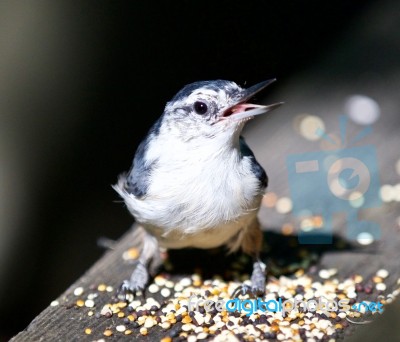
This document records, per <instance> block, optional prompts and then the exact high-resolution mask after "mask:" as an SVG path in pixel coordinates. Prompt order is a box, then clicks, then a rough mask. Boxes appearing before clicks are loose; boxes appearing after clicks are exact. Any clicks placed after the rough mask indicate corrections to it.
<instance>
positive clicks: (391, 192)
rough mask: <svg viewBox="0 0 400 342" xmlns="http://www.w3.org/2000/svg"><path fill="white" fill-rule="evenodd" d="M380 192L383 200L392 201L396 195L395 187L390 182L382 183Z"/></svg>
mask: <svg viewBox="0 0 400 342" xmlns="http://www.w3.org/2000/svg"><path fill="white" fill-rule="evenodd" d="M379 194H380V196H381V199H382V201H383V202H391V201H393V200H394V199H395V196H396V193H395V189H394V188H393V187H392V186H391V185H389V184H385V185H382V186H381V189H380V191H379Z"/></svg>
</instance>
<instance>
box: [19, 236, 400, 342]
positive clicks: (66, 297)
mask: <svg viewBox="0 0 400 342" xmlns="http://www.w3.org/2000/svg"><path fill="white" fill-rule="evenodd" d="M394 237H396V236H394ZM266 238H267V239H269V241H270V242H271V243H272V245H271V251H270V252H269V255H270V257H271V260H272V261H273V264H275V269H279V270H280V271H279V270H278V271H275V272H283V273H286V274H288V273H289V275H290V271H288V269H287V268H285V267H286V266H288V265H290V264H292V262H293V261H294V260H295V259H296V255H297V252H296V250H297V249H298V248H303V246H301V245H300V246H293V243H290V240H291V239H292V238H290V237H287V236H283V235H280V234H279V233H273V232H269V233H267V234H266ZM394 240H395V239H394V238H393V235H392V238H389V239H388V240H386V241H381V242H380V245H381V246H380V247H379V248H378V249H375V246H373V247H372V248H371V246H370V247H368V248H367V249H364V250H363V249H358V248H357V247H356V248H353V247H352V245H351V244H347V245H346V243H343V240H341V239H340V238H339V237H335V242H338V243H336V244H335V245H332V246H331V245H327V246H308V247H309V248H310V250H311V251H312V254H315V255H317V256H318V258H317V260H316V264H315V265H316V267H315V266H312V265H311V264H309V266H311V267H307V271H308V272H311V273H312V274H316V273H317V270H318V269H320V268H322V267H336V268H338V269H339V273H338V275H337V277H338V279H344V278H346V277H347V276H349V275H351V274H353V273H357V274H361V275H363V276H365V277H366V278H367V277H369V276H371V275H373V274H374V273H375V272H376V270H378V269H379V268H382V267H385V268H386V269H388V270H389V272H390V276H389V277H388V281H387V282H386V283H387V285H388V290H387V292H388V293H389V292H391V291H392V290H393V289H394V288H396V287H397V286H398V285H397V284H396V282H397V279H398V278H399V275H400V273H399V270H398V260H397V259H396V258H394V257H393V256H394V255H397V247H396V246H398V244H397V245H396V243H395V241H394ZM398 242H399V241H397V243H398ZM135 244H137V241H132V234H130V233H128V234H126V235H125V236H124V237H123V238H122V239H121V240H120V241H119V242H118V243H117V244H116V245H115V248H114V250H110V251H108V252H106V254H105V255H104V257H103V258H102V259H101V260H99V261H98V262H97V263H96V264H95V265H94V266H93V267H92V268H91V269H90V270H89V271H88V272H87V273H86V274H84V275H83V276H82V277H81V278H80V279H79V280H77V281H76V283H74V284H73V285H71V286H70V287H69V288H68V289H67V290H66V291H65V293H63V294H62V295H61V296H60V297H59V298H58V299H57V300H58V302H59V303H60V305H58V306H54V307H53V306H49V307H48V308H47V309H45V310H44V311H43V312H42V313H41V314H40V315H39V316H38V317H36V318H35V319H34V320H33V321H32V323H31V324H30V325H29V326H28V327H27V328H26V329H25V330H24V331H22V332H20V333H19V334H18V335H17V336H16V337H14V338H13V339H12V341H14V342H16V341H95V340H98V339H101V338H105V339H110V340H118V341H119V340H121V341H123V340H132V339H141V340H143V341H155V340H160V339H161V338H162V337H163V336H167V335H168V334H169V333H170V331H168V330H167V331H163V330H162V329H159V328H155V329H152V330H151V332H150V334H149V335H148V336H142V335H140V333H139V329H138V328H135V329H132V331H133V333H132V334H131V335H129V336H124V334H123V333H117V332H116V331H115V327H116V326H117V325H118V324H122V319H121V318H118V317H116V315H114V316H113V317H111V318H105V317H104V316H101V317H100V318H98V317H96V316H95V315H93V316H91V317H89V316H88V312H89V311H91V310H92V311H94V312H99V311H100V310H101V308H102V306H103V304H106V303H110V302H111V301H112V297H113V296H114V294H115V292H114V291H113V292H109V293H108V292H103V293H102V294H101V296H100V297H99V298H97V299H96V306H95V307H94V308H93V309H90V308H86V307H81V308H78V307H77V306H76V305H75V303H76V301H77V299H78V298H80V297H77V296H75V295H74V294H73V291H74V289H76V288H77V287H80V286H82V287H83V288H84V289H85V292H84V293H83V295H82V296H81V298H86V296H87V294H88V293H90V288H97V286H98V285H99V284H106V285H111V286H112V287H113V288H114V289H117V288H118V285H119V284H120V283H121V281H122V280H123V279H126V278H127V277H128V276H129V275H130V272H131V270H132V266H131V265H129V264H127V263H126V262H123V260H122V254H123V252H124V251H126V250H127V249H128V248H130V247H131V246H133V245H135ZM338 245H340V246H341V247H340V248H338V247H337V246H338ZM383 247H384V248H383ZM179 253H181V254H179ZM182 253H183V254H182ZM187 253H189V254H187ZM190 253H195V254H190ZM196 253H197V252H196V251H186V252H185V251H182V252H178V255H177V256H172V257H171V258H172V260H173V262H174V263H175V264H177V265H178V267H175V272H177V273H175V272H174V273H173V276H174V277H180V276H181V275H180V274H179V273H182V274H190V270H191V269H194V268H197V267H202V268H204V269H205V270H207V272H206V273H208V275H211V274H212V273H214V272H217V271H218V268H220V270H221V271H222V270H223V267H224V266H223V265H224V264H225V262H224V260H223V258H222V256H223V255H222V254H221V255H217V258H219V259H216V256H215V255H213V256H211V257H210V259H206V257H204V255H203V254H196ZM199 253H203V252H199ZM174 258H175V261H174ZM285 259H286V260H285ZM298 261H299V262H300V263H301V262H302V261H303V262H304V261H306V258H304V259H303V260H302V259H301V258H300V260H298ZM210 264H213V267H212V266H211V267H210ZM278 264H279V265H278ZM306 264H307V262H306ZM303 265H304V263H303ZM221 268H222V269H221ZM186 272H189V273H186ZM276 275H277V274H276ZM366 298H368V296H366ZM368 299H369V300H372V299H371V298H368ZM392 305H393V304H392ZM393 306H394V305H393ZM397 306H399V305H398V304H397ZM388 309H389V310H388V312H387V314H383V315H382V317H378V316H379V315H374V317H375V318H377V322H375V323H376V324H373V325H369V324H367V325H351V324H350V326H349V327H348V328H347V329H346V333H345V334H343V335H341V337H340V340H341V339H343V338H345V337H349V336H350V335H352V334H353V333H354V332H355V335H354V336H357V334H359V336H363V340H362V341H369V340H371V341H372V340H373V339H372V336H375V334H376V332H377V331H381V330H383V331H385V332H386V333H387V334H388V336H391V338H390V340H391V341H395V340H396V338H400V335H399V330H398V329H397V326H396V325H394V324H393V321H397V322H398V320H399V318H398V315H394V314H393V311H395V310H393V309H391V308H390V307H389V306H388ZM385 319H386V320H385ZM86 328H90V329H91V330H92V334H91V335H87V334H85V329H86ZM107 328H112V330H113V336H112V337H104V336H103V332H104V331H105V329H107ZM365 335H367V336H365ZM345 339H346V340H347V338H345ZM354 341H361V340H359V339H355V340H354Z"/></svg>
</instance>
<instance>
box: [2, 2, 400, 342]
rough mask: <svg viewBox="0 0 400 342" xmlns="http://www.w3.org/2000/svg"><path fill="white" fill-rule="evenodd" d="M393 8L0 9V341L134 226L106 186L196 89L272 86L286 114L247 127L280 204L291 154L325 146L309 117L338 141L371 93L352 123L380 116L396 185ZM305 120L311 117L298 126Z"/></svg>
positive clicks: (398, 71) (376, 138)
mask: <svg viewBox="0 0 400 342" xmlns="http://www.w3.org/2000/svg"><path fill="white" fill-rule="evenodd" d="M399 10H400V5H399V3H398V2H396V1H379V2H378V1H351V2H350V1H342V0H340V1H335V2H321V1H314V0H310V1H291V2H281V1H276V0H273V1H252V2H244V1H236V2H235V1H219V2H215V1H214V2H212V1H188V0H186V1H180V2H174V3H163V2H160V3H154V2H149V1H147V2H145V1H135V2H132V1H131V2H128V1H96V2H71V1H40V2H34V1H1V2H0V303H1V306H0V322H1V324H0V340H1V339H7V338H10V337H11V336H13V335H14V334H16V333H17V332H18V331H20V330H22V329H24V328H25V327H26V326H27V325H28V323H29V322H30V321H31V320H32V319H33V318H34V317H35V316H36V315H37V314H39V313H40V312H41V311H42V310H43V309H44V308H45V307H46V306H48V305H49V303H50V302H51V301H52V300H53V299H54V298H56V297H57V296H58V295H60V294H61V293H62V292H63V291H64V290H65V289H66V288H67V287H68V286H69V285H70V284H71V283H72V282H74V281H75V280H76V279H77V278H79V277H80V276H81V275H82V274H83V273H84V272H85V270H87V269H88V268H89V267H90V266H91V265H92V264H93V263H94V262H95V261H96V260H97V259H98V258H99V257H100V256H101V255H102V253H103V250H102V249H101V248H99V247H98V246H97V244H96V241H97V239H98V238H99V237H102V236H105V237H108V238H110V239H118V238H119V237H120V236H121V235H122V234H124V233H125V232H126V231H127V230H128V229H129V227H130V225H131V224H132V222H133V219H132V218H131V217H130V216H129V214H128V212H127V210H126V208H124V207H123V205H122V203H120V202H119V199H118V197H117V195H116V193H115V192H114V191H113V190H112V188H111V184H113V183H115V182H116V179H117V176H118V174H119V173H121V172H123V171H126V170H128V169H129V167H130V164H131V161H132V158H133V154H134V152H135V150H136V147H137V145H138V143H139V142H140V140H141V139H142V138H143V137H144V135H145V134H146V132H147V131H148V129H149V128H150V126H151V124H152V123H153V122H154V120H155V119H156V118H157V117H158V116H159V115H161V113H162V111H163V108H164V105H165V103H166V101H168V100H170V98H171V97H172V96H173V95H174V94H175V93H176V92H177V91H178V90H179V89H180V88H181V87H182V86H184V85H185V84H187V83H191V82H194V81H198V80H207V79H218V78H221V79H228V80H233V81H235V82H237V83H238V84H240V85H242V86H245V85H252V84H254V83H256V82H260V81H263V80H265V79H268V78H273V77H276V78H277V79H278V81H277V82H276V83H275V84H274V85H272V86H270V88H269V89H268V91H266V92H265V93H266V98H265V99H263V101H262V102H263V103H267V102H273V101H285V102H286V104H287V105H285V106H284V107H282V108H281V109H279V111H278V110H277V111H276V114H275V112H273V113H274V114H271V119H269V121H268V120H267V121H265V125H260V124H259V123H260V122H261V121H260V120H264V118H263V119H261V118H260V119H257V120H258V121H257V120H255V121H254V122H252V123H251V124H250V125H249V127H248V128H247V130H246V131H245V136H246V137H248V142H249V144H250V146H251V147H252V148H253V149H254V150H255V152H256V155H257V156H258V159H259V160H260V162H261V164H262V165H263V166H264V167H265V168H266V170H267V173H268V174H269V176H270V184H271V188H270V189H271V190H272V191H273V192H274V193H276V194H277V197H284V196H286V197H288V196H289V193H288V190H287V189H288V179H287V174H286V173H285V158H286V156H287V155H288V154H289V153H305V152H307V151H313V150H315V149H318V148H320V145H319V143H320V142H318V143H317V144H316V143H315V141H316V140H318V139H319V138H318V137H317V138H316V137H314V136H313V135H312V134H311V137H310V135H309V134H308V135H307V132H305V131H304V127H306V128H307V124H306V123H307V122H308V125H311V126H312V127H313V129H315V127H317V126H318V125H319V124H320V121H318V120H319V119H318V118H322V119H321V120H323V125H324V127H325V128H326V131H327V132H328V131H329V132H330V131H336V132H338V131H339V129H338V117H339V114H343V113H344V111H345V108H346V103H347V105H348V104H349V103H348V102H346V101H348V98H349V96H352V95H355V94H361V95H364V96H366V97H367V105H366V106H367V107H364V109H365V108H367V110H369V112H371V113H372V114H371V115H370V117H369V118H370V119H368V120H369V121H368V120H367V122H357V114H355V116H353V123H352V125H353V126H351V127H352V128H350V130H351V129H353V131H354V132H358V131H359V130H358V128H357V127H356V125H357V124H358V125H360V124H361V125H363V124H370V123H375V122H376V125H375V128H376V129H375V132H378V133H379V135H377V134H375V135H372V136H371V137H370V139H371V143H373V144H376V145H377V146H378V159H380V158H379V156H380V155H383V154H384V155H385V158H384V160H385V162H384V163H383V164H382V165H380V168H381V175H380V177H381V182H382V183H383V184H386V183H387V184H389V185H390V186H392V185H393V188H391V189H389V190H390V191H392V190H393V189H394V185H395V184H396V182H397V183H398V182H399V178H400V177H399V174H400V163H399V162H397V170H396V161H397V160H398V159H399V158H400V149H399V143H400V142H399V139H397V136H398V128H399V126H400V119H399V114H400V113H399V108H400V103H399V98H398V97H399V96H398V90H399V86H400V68H399V64H400V63H399V61H400V20H399V16H398V13H400V11H399ZM353 99H354V98H353ZM368 100H371V101H373V102H368ZM371 103H372V104H371ZM375 104H377V106H375ZM368 105H369V107H368ZM371 106H372V107H371ZM371 108H372V109H371ZM304 113H308V114H310V113H311V115H312V117H311V123H310V121H307V122H306V123H305V122H304V121H302V122H303V126H302V125H301V122H300V124H299V122H297V124H296V122H295V120H294V119H295V118H299V117H300V118H303V119H304V116H303V117H302V116H301V115H300V114H302V115H304ZM347 114H349V113H347ZM299 115H300V116H299ZM306 117H307V115H306ZM315 117H317V119H316V118H315ZM378 117H380V119H379V120H378ZM354 118H355V119H354ZM385 118H386V119H385ZM308 120H310V118H309V119H308ZM315 120H316V121H315ZM362 120H363V119H361V121H362ZM377 120H378V121H377ZM262 122H264V121H262ZM294 125H295V127H294ZM296 125H297V126H296ZM304 125H305V126H304ZM302 127H303V128H302ZM318 127H319V126H318ZM299 129H300V131H299ZM283 136H284V137H285V139H282V138H281V137H283ZM260 139H261V140H260ZM260 141H262V143H261V144H260ZM276 141H279V144H277V143H276ZM300 142H301V146H302V148H299V146H300ZM380 160H382V159H380ZM382 170H383V172H382ZM386 190H387V189H386ZM397 190H398V191H399V192H400V188H397ZM390 191H389V192H390ZM393 191H394V190H393ZM393 191H392V192H391V196H392V197H390V200H393V198H395V194H394V193H393ZM393 196H394V197H393ZM270 200H271V201H272V202H268V203H266V207H267V208H270V209H271V208H272V207H274V208H275V205H276V200H274V198H270ZM288 205H289V207H290V205H291V204H290V202H289V204H288V201H286V202H285V201H281V202H280V205H279V206H278V207H276V209H277V210H275V211H274V212H275V214H273V215H272V214H271V215H270V216H269V217H270V219H269V220H270V221H268V217H267V219H266V222H267V223H266V225H267V226H268V222H269V224H271V225H281V224H283V223H284V222H286V221H287V220H286V221H285V216H284V215H286V214H288V213H289V212H290V208H288ZM279 208H280V209H279ZM397 208H398V207H396V210H397ZM271 210H272V209H271ZM274 215H275V216H274ZM396 224H400V220H399V221H398V223H396V222H393V226H395V225H396Z"/></svg>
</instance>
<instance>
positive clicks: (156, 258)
mask: <svg viewBox="0 0 400 342" xmlns="http://www.w3.org/2000/svg"><path fill="white" fill-rule="evenodd" d="M275 80H276V79H270V80H267V81H263V82H260V83H257V84H255V85H253V86H251V87H249V88H242V87H241V86H239V85H238V84H237V83H235V82H233V81H228V80H220V79H219V80H210V81H197V82H194V83H190V84H188V85H186V86H184V87H183V88H182V89H181V90H180V91H178V93H176V95H175V96H174V97H173V98H172V99H171V101H169V102H167V104H166V106H165V109H164V112H163V113H162V115H161V116H160V117H159V118H158V120H157V121H156V122H155V123H154V124H153V126H152V127H151V129H150V130H149V132H148V134H147V135H146V136H145V138H144V139H143V140H142V142H141V143H140V144H139V146H138V148H137V150H136V152H135V155H134V158H133V163H132V166H131V168H130V170H129V171H128V172H126V173H122V174H121V175H119V177H118V181H117V183H116V184H115V185H113V188H114V189H115V191H116V192H117V193H118V194H119V196H120V197H121V198H122V199H123V201H124V203H125V205H126V207H127V209H128V210H129V212H130V213H131V214H132V215H133V217H134V219H135V221H136V222H137V223H138V224H139V225H140V228H141V229H142V234H141V238H142V239H143V245H142V248H141V251H140V256H139V257H138V259H137V262H136V265H135V268H134V270H133V272H132V275H131V277H130V279H127V280H124V281H123V282H122V284H121V287H120V290H121V292H122V293H124V294H126V293H128V292H129V293H138V292H141V291H143V290H144V289H145V288H146V285H147V283H148V281H149V279H150V276H154V275H155V274H156V272H157V270H158V268H159V267H160V266H161V264H162V257H161V255H162V252H163V251H165V250H168V249H181V248H200V249H212V248H215V247H220V246H225V247H226V249H227V252H228V253H231V252H236V251H238V250H240V249H241V250H242V252H243V253H245V254H248V255H250V256H251V257H252V258H253V270H252V274H251V278H250V281H251V285H244V284H243V285H241V286H239V287H238V288H237V289H236V290H235V292H234V295H235V296H238V295H240V294H243V295H245V294H250V295H253V296H256V295H262V294H263V293H265V284H266V265H265V264H264V263H263V262H262V261H261V259H260V251H261V247H262V239H263V235H262V231H261V228H260V223H259V220H258V211H259V208H260V204H261V200H262V197H263V195H264V194H265V191H266V187H267V185H268V177H267V174H266V172H265V170H264V168H263V167H262V166H261V165H260V164H259V163H258V161H257V159H256V157H255V155H254V153H253V152H252V150H251V149H250V147H249V146H248V145H247V143H246V141H245V139H244V138H243V136H242V134H241V133H242V130H243V128H244V126H245V124H246V122H247V121H249V120H250V119H252V118H254V117H255V116H256V115H260V114H264V113H267V112H269V111H271V110H272V109H275V108H277V107H279V106H280V105H281V104H282V103H283V102H279V103H274V104H271V105H258V104H252V103H249V102H248V101H249V100H250V99H251V98H253V97H254V95H255V94H257V93H259V92H260V91H261V90H263V89H264V88H265V87H267V86H268V85H270V84H271V83H273V82H274V81H275Z"/></svg>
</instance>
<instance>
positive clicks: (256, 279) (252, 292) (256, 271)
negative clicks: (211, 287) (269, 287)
mask: <svg viewBox="0 0 400 342" xmlns="http://www.w3.org/2000/svg"><path fill="white" fill-rule="evenodd" d="M265 269H266V266H265V264H264V263H263V262H261V261H256V262H255V263H254V265H253V272H252V274H251V279H250V280H251V285H246V284H242V285H241V286H239V287H237V288H236V289H235V290H234V291H233V293H232V296H233V297H239V296H245V295H249V296H250V297H251V298H257V297H260V296H263V295H264V294H265Z"/></svg>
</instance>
